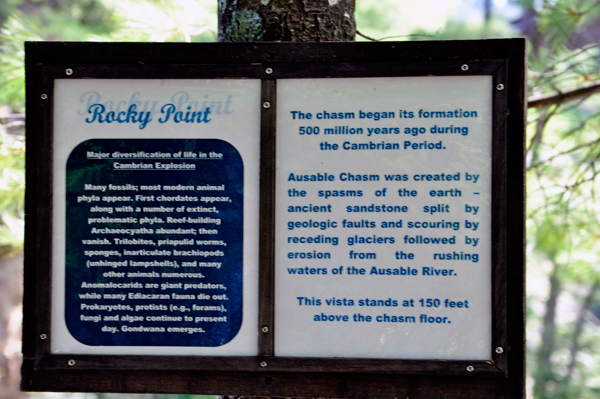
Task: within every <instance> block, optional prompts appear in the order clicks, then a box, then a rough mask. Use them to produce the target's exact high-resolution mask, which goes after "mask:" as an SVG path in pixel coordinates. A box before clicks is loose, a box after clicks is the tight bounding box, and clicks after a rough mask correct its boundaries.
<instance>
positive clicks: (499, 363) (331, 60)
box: [22, 39, 525, 398]
mask: <svg viewBox="0 0 600 399" xmlns="http://www.w3.org/2000/svg"><path fill="white" fill-rule="evenodd" d="M463 65H468V71H467V70H465V69H461V66H463ZM67 70H71V71H76V72H75V73H73V74H68V73H66V71H67ZM462 75H489V76H492V81H493V90H492V101H493V112H492V118H493V122H492V128H493V136H492V140H493V141H492V157H493V160H492V209H493V213H492V232H491V235H492V283H491V286H492V291H493V292H492V293H491V297H492V337H491V342H492V347H490V354H489V360H486V361H469V360H460V361H458V360H412V359H366V358H310V357H282V356H277V351H276V348H275V344H274V331H275V325H276V323H277V320H276V319H275V312H274V308H275V306H276V302H277V298H276V296H275V236H276V234H277V232H276V231H275V191H276V187H277V181H276V179H275V170H276V167H277V165H276V162H275V147H276V140H277V132H276V110H277V106H278V103H277V98H276V97H277V96H276V93H277V90H276V88H277V81H278V79H303V78H325V77H327V78H361V77H395V76H462ZM107 78H111V79H186V78H187V79H192V78H196V79H228V78H229V79H232V78H242V79H260V81H261V93H260V103H261V107H262V108H261V110H260V115H261V126H260V131H261V133H260V140H261V143H260V152H261V157H260V217H259V229H260V231H259V232H246V234H258V235H259V246H260V248H259V277H258V282H259V283H258V284H259V287H258V291H259V299H258V305H257V306H258V319H259V320H258V326H259V331H258V342H257V348H258V355H257V356H255V357H254V356H252V357H248V356H206V357H199V356H168V355H166V356H165V355H161V356H156V355H114V354H112V355H102V354H100V355H98V354H94V355H90V354H54V353H52V352H51V347H50V342H51V340H52V336H51V334H50V333H49V331H50V326H51V320H50V317H51V311H50V304H51V295H52V286H51V284H50V282H51V275H52V270H53V266H52V261H51V259H52V253H51V251H52V244H51V232H52V223H53V221H52V179H53V176H52V163H53V135H52V126H53V105H54V103H53V95H52V94H53V87H54V81H55V79H107ZM524 82H525V69H524V40H521V39H510V40H488V41H468V42H464V41H463V42H459V41H457V42H406V43H254V44H139V43H114V44H109V43H97V44H94V43H33V42H32V43H27V44H26V89H27V94H26V95H27V120H26V122H27V127H28V130H27V135H28V139H29V140H28V145H27V150H28V157H27V166H26V172H27V194H26V207H27V214H26V232H25V237H26V241H25V295H24V324H23V326H24V328H23V356H24V361H23V368H22V374H23V380H22V388H23V389H24V390H32V391H44V390H48V391H61V390H64V391H97V392H164V393H198V394H223V395H225V394H232V395H257V396H299V397H317V396H318V397H357V398H358V397H365V396H366V397H401V396H402V397H410V398H427V397H435V396H440V395H442V392H443V396H444V397H448V398H471V397H472V398H476V397H482V396H485V397H490V398H504V397H514V398H516V397H522V396H523V392H524V349H525V346H524V246H523V238H524V206H523V201H524V172H523V171H524V160H523V148H524V146H523V142H524V115H525V111H524V110H525V104H524ZM509 282H510V284H509ZM403 395H404V396H403Z"/></svg>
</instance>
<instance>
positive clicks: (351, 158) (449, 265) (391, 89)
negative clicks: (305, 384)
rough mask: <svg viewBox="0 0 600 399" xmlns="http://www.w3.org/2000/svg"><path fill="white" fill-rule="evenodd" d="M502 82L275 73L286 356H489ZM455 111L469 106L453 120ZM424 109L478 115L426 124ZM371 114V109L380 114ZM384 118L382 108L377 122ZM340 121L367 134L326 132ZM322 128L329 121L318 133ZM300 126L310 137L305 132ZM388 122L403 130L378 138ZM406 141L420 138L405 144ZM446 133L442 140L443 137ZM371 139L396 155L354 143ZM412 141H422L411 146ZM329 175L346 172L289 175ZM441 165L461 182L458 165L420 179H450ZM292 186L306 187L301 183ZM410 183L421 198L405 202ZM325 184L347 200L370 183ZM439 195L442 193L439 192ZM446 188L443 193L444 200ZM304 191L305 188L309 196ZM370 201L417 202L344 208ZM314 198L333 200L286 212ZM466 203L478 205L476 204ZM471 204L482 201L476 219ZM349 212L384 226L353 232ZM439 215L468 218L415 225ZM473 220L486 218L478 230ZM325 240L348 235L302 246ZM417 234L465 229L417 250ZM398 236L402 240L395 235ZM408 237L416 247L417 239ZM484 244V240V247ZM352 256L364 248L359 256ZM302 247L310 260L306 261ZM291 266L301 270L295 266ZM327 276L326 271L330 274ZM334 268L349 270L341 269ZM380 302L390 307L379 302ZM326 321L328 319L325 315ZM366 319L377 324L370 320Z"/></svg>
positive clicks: (278, 296)
mask: <svg viewBox="0 0 600 399" xmlns="http://www.w3.org/2000/svg"><path fill="white" fill-rule="evenodd" d="M491 88H492V79H491V77H490V76H469V77H395V78H352V79H294V80H278V82H277V174H276V179H277V191H276V271H275V273H276V287H275V324H276V325H275V355H276V356H311V357H312V356H314V357H361V358H395V359H456V360H459V359H471V360H486V359H489V358H490V356H491V311H492V308H491V293H492V286H491V256H490V251H491V211H492V210H491V137H492V123H491V115H492V112H491V111H492V99H491V98H492V97H491ZM420 110H421V111H422V112H421V113H419V111H420ZM455 110H456V111H459V110H460V111H459V112H458V114H456V113H454V111H455ZM294 111H296V113H294ZM298 111H299V112H301V113H302V114H300V113H299V112H298ZM423 111H426V112H431V111H445V112H448V111H450V112H453V116H457V115H461V113H462V112H464V111H476V113H477V117H453V118H433V117H430V118H425V117H424V116H425V115H426V114H424V113H423ZM324 112H327V113H329V115H330V117H329V118H330V119H325V114H324ZM351 112H352V113H354V119H331V114H333V113H336V115H337V116H339V115H340V114H339V113H342V115H343V116H344V117H345V115H346V113H351ZM360 112H362V113H363V114H362V116H363V117H362V118H361V117H360V116H361V113H360ZM369 112H372V114H371V116H370V117H369V116H368V113H369ZM375 112H379V113H380V114H379V117H380V118H379V120H376V119H377V118H376V117H375ZM382 112H393V113H394V114H393V117H392V118H382V115H383V114H382ZM309 113H310V114H311V118H310V119H308V116H307V114H309ZM411 113H412V115H413V117H412V118H411V117H410V115H411ZM301 115H303V116H304V118H303V119H302V116H301ZM319 115H320V119H319ZM386 116H392V114H386ZM463 116H464V114H463ZM434 125H435V126H437V127H444V128H445V127H450V126H452V127H453V128H454V127H460V128H461V129H462V130H460V131H461V132H464V131H465V130H464V129H467V130H466V131H467V134H463V133H457V134H439V133H436V134H433V133H431V129H432V128H433V126H434ZM336 126H337V127H338V132H345V131H346V128H348V129H352V128H354V129H358V128H362V129H363V134H362V135H361V134H354V135H352V134H329V135H326V134H325V129H327V128H329V129H334V130H333V131H334V132H335V127H336ZM315 127H318V128H319V134H317V135H315V134H314V132H315V130H316V129H315ZM302 128H304V132H305V134H301V133H302ZM307 128H311V132H312V133H313V134H310V135H309V134H306V132H308V130H307ZM369 128H370V129H375V128H379V129H380V130H379V134H375V130H372V133H371V136H368V134H369V133H368V129H369ZM383 128H387V130H386V131H387V132H392V133H391V134H381V133H382V132H383V131H384V130H383ZM395 128H398V130H397V131H396V130H395ZM405 129H409V132H410V134H406V133H405ZM414 129H416V130H414ZM419 129H420V130H419ZM415 131H416V132H417V133H415V135H413V134H412V132H415ZM420 132H423V133H420ZM406 141H409V142H410V143H409V145H408V147H407V148H405V142H406ZM440 141H441V142H442V144H437V143H438V142H440ZM325 142H326V143H328V145H329V146H333V145H334V144H335V145H338V149H337V150H334V149H332V148H333V147H327V145H325V146H324V144H323V143H325ZM370 142H372V143H374V145H375V146H376V145H377V144H378V143H382V142H383V143H384V144H385V143H388V144H392V143H398V144H399V149H397V150H352V149H350V148H352V145H358V144H367V145H371V144H369V143H370ZM425 142H427V143H429V145H431V144H433V145H434V148H433V149H419V144H420V143H425ZM415 144H416V148H417V149H413V145H415ZM435 144H437V146H438V148H437V149H436V148H435ZM323 146H324V147H323ZM371 146H372V145H371ZM423 146H424V147H425V148H427V145H421V147H423ZM327 148H330V149H327ZM344 148H348V149H344ZM325 173H327V174H329V175H333V176H334V178H335V180H334V181H290V175H291V174H293V175H296V176H297V175H308V176H309V177H308V179H310V176H311V175H315V176H316V175H317V174H321V175H324V174H325ZM343 173H346V175H344V178H346V181H342V180H341V177H342V175H341V174H343ZM442 173H443V174H446V175H448V174H449V175H452V176H455V175H457V174H458V173H460V176H459V177H460V178H459V179H458V180H456V181H427V180H426V179H427V178H426V177H425V181H420V180H423V179H422V178H421V177H420V175H432V176H433V175H437V176H440V175H441V174H442ZM347 174H353V175H378V176H379V178H380V179H379V181H349V180H348V175H347ZM386 174H387V175H396V174H398V175H401V176H403V175H406V180H405V181H387V180H386V179H385V175H386ZM467 174H468V176H467ZM475 175H477V181H475V177H474V176H475ZM415 176H418V177H417V178H418V179H420V180H419V181H417V180H416V179H417V178H415ZM468 177H470V180H467V179H468ZM432 179H433V177H432ZM292 189H295V190H296V191H295V192H292V191H290V190H292ZM384 189H385V194H384ZM403 189H407V190H409V191H411V192H412V190H416V191H417V194H416V196H412V194H409V195H408V196H406V191H402V193H403V194H404V196H402V197H401V196H399V190H403ZM326 190H329V191H330V192H332V193H333V191H335V190H337V192H338V194H339V192H340V191H348V190H350V191H355V192H356V191H358V190H360V191H361V192H362V196H360V197H358V196H353V197H333V196H331V197H330V198H328V199H325V198H324V197H323V196H319V193H320V192H321V194H324V192H325V191H326ZM432 190H433V191H435V194H436V196H435V197H434V196H432V195H431V191H432ZM439 190H442V191H443V193H442V195H444V194H445V196H443V197H438V196H437V193H438V191H439ZM302 191H304V192H305V196H302V194H299V193H300V192H302ZM476 193H478V194H476ZM355 195H356V193H355ZM371 204H375V205H382V204H385V205H386V206H396V205H398V206H406V207H407V212H400V213H376V212H361V213H354V212H347V208H346V207H347V206H349V205H350V206H361V205H365V206H370V205H371ZM310 205H314V206H328V205H331V212H325V213H316V212H301V213H296V212H289V208H288V207H289V206H292V207H293V206H310ZM426 206H427V207H436V208H435V209H436V210H438V212H436V213H435V214H431V213H429V212H425V209H426V208H425V207H426ZM467 206H469V207H471V211H469V212H467V210H468V209H469V208H467ZM473 207H477V213H476V214H474V208H473ZM305 209H307V208H305ZM427 209H429V210H431V208H427ZM442 211H443V212H442ZM311 220H312V221H316V222H327V221H329V222H336V223H337V227H328V228H325V229H321V228H310V227H300V228H296V227H293V226H294V223H296V222H310V221H311ZM344 220H346V221H355V222H359V223H362V224H361V226H365V222H367V224H368V225H371V223H373V222H374V226H375V227H373V228H371V227H361V228H345V227H343V225H342V224H343V221H344ZM399 220H402V227H401V228H382V227H381V226H382V222H389V221H396V222H397V221H399ZM436 221H440V222H443V223H445V222H452V223H453V224H452V226H457V225H456V224H455V223H458V228H456V227H453V228H415V227H413V228H409V222H413V226H416V224H414V223H415V222H436ZM290 222H292V226H290V225H289V223H290ZM474 223H477V227H476V229H474V228H475V224H474ZM290 227H292V228H290ZM320 235H323V236H324V237H329V238H330V239H331V238H333V237H337V238H338V244H337V245H334V244H323V243H311V244H308V243H304V244H303V243H301V242H296V243H295V242H294V240H296V241H301V240H304V241H306V240H307V239H308V238H311V237H312V238H313V240H314V239H315V237H318V236H320ZM355 236H361V237H373V236H377V237H383V238H388V243H387V244H354V245H349V242H348V239H349V238H350V237H355ZM419 236H421V237H422V238H423V237H424V238H431V237H433V238H435V237H439V238H447V239H448V240H449V242H451V239H452V238H453V237H454V242H455V243H454V244H418V243H417V242H419V241H418V240H419V238H418V237H419ZM390 237H393V240H394V243H393V244H390V243H389V242H390V239H389V238H390ZM407 237H408V238H407ZM411 238H412V239H414V240H415V241H413V242H415V243H414V244H411V243H410V239H411ZM469 240H471V241H470V242H469ZM474 240H477V241H476V242H477V244H476V245H474V244H475V241H474ZM317 241H318V239H317ZM313 242H314V241H313ZM313 251H314V252H313ZM350 251H354V255H352V254H351V253H350ZM315 252H316V253H321V254H325V253H328V254H329V256H330V259H308V258H307V257H306V256H307V255H306V254H308V253H315ZM301 253H304V254H305V255H304V257H305V258H304V259H302V258H301V257H302V255H301ZM357 253H358V254H357ZM401 253H404V254H405V255H406V256H409V254H413V256H414V258H413V259H397V257H398V254H401ZM434 253H435V254H448V253H450V254H452V257H455V256H457V255H454V253H456V254H458V256H459V257H460V256H463V255H461V254H470V255H471V256H473V254H477V261H476V262H475V261H474V260H473V259H474V258H473V257H472V258H471V260H439V259H436V260H434V258H433V254H434ZM360 254H363V255H362V256H369V255H367V254H375V256H376V259H372V258H371V259H362V260H361V259H360V258H359V257H360V256H361V255H360ZM322 256H325V255H322ZM352 256H354V257H355V258H352ZM370 256H373V255H370ZM400 256H402V255H400ZM351 266H354V267H355V268H357V269H360V268H362V269H364V270H365V274H364V275H349V274H347V272H348V268H349V267H351ZM340 267H342V268H341V270H342V272H341V273H339V270H340ZM373 267H375V268H377V269H386V268H387V269H400V268H404V269H406V268H408V267H410V268H411V269H416V270H417V272H418V275H408V276H407V275H378V274H371V271H372V269H373ZM424 267H429V268H435V269H436V270H446V272H442V273H446V274H447V275H443V274H442V275H424V273H423V268H424ZM291 269H295V272H294V273H295V274H292V272H291ZM298 269H303V271H304V273H305V274H302V275H299V271H298ZM311 269H312V271H311ZM317 269H320V271H318V270H317ZM323 270H325V272H326V273H327V274H323V273H324V272H323ZM429 270H431V269H429ZM336 271H338V274H334V273H335V272H336ZM311 273H315V274H311ZM317 273H318V274H317ZM332 299H336V300H342V301H341V306H334V305H333V303H336V302H335V301H334V302H328V301H331V300H332ZM344 299H345V302H346V306H344V304H343V303H344ZM367 299H368V300H369V302H368V303H373V302H370V301H372V300H375V301H376V302H375V306H366V304H367V302H363V306H361V305H360V302H359V301H361V300H363V301H365V300H367ZM428 300H431V302H429V301H428ZM436 300H439V302H437V301H436ZM446 300H447V301H448V302H446ZM350 301H352V302H350ZM377 301H381V302H379V304H380V305H378V303H377ZM393 301H396V306H393ZM386 302H387V303H386ZM328 303H331V305H330V304H328ZM350 303H352V305H350ZM452 303H454V307H452ZM459 303H460V305H459ZM387 304H390V305H387ZM348 305H350V306H348ZM428 305H430V306H428ZM357 315H358V316H357ZM384 315H387V316H397V317H398V318H397V319H395V320H403V322H388V321H385V319H384V318H383V317H384ZM422 315H424V316H425V319H423V316H422ZM323 316H325V318H326V319H327V321H323V320H322V319H323V318H324V317H323ZM344 316H346V317H347V318H346V319H345V320H346V321H344ZM369 316H370V317H371V321H367V318H368V317H369ZM399 316H401V317H402V319H400V318H399ZM378 317H379V318H378ZM407 317H408V319H407ZM411 317H414V319H411ZM444 318H445V319H444ZM316 319H318V321H316ZM331 320H333V321H331ZM423 320H425V322H423ZM407 321H408V322H407Z"/></svg>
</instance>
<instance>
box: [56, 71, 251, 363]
mask: <svg viewBox="0 0 600 399" xmlns="http://www.w3.org/2000/svg"><path fill="white" fill-rule="evenodd" d="M54 93H55V95H54V110H55V111H54V143H55V144H54V148H55V162H54V185H53V198H54V206H53V209H54V218H53V220H54V225H53V231H54V234H53V236H52V237H53V287H54V288H53V291H52V311H53V317H52V336H53V337H54V339H53V340H52V352H53V353H104V354H106V353H115V354H166V353H169V354H182V355H183V354H185V355H192V354H196V355H198V354H205V355H206V354H215V355H256V354H257V348H256V344H255V342H256V339H257V329H258V328H257V302H258V299H257V295H258V287H257V286H258V251H257V247H258V242H257V237H256V235H250V236H249V237H244V230H246V231H253V230H256V229H258V173H259V144H260V139H259V137H260V112H259V111H260V106H259V104H260V103H259V101H260V82H259V81H258V80H244V81H241V80H221V81H216V80H151V81H150V80H106V79H103V80H93V81H90V80H75V79H74V80H64V79H62V80H57V81H56V83H55V91H54ZM240 131H243V132H244V134H239V132H240Z"/></svg>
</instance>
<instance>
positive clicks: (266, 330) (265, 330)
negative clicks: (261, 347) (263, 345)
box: [260, 326, 269, 333]
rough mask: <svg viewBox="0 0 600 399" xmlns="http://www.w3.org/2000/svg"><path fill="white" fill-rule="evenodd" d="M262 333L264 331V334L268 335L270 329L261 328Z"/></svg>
mask: <svg viewBox="0 0 600 399" xmlns="http://www.w3.org/2000/svg"><path fill="white" fill-rule="evenodd" d="M260 331H262V332H264V333H268V332H269V327H267V326H263V328H261V329H260Z"/></svg>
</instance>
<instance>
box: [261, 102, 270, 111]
mask: <svg viewBox="0 0 600 399" xmlns="http://www.w3.org/2000/svg"><path fill="white" fill-rule="evenodd" d="M263 108H265V109H269V108H271V103H270V102H268V101H265V102H264V103H263Z"/></svg>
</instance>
